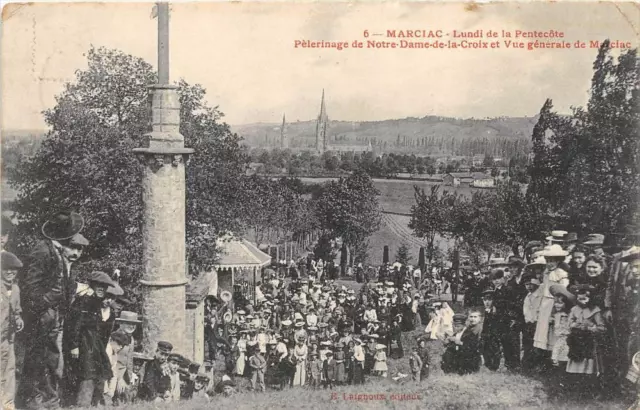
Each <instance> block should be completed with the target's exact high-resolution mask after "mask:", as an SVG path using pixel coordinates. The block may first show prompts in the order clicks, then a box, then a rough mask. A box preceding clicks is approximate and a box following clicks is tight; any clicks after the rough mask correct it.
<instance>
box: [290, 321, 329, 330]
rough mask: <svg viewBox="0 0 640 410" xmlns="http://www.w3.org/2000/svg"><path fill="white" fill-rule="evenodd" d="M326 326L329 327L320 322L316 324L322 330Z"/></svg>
mask: <svg viewBox="0 0 640 410" xmlns="http://www.w3.org/2000/svg"><path fill="white" fill-rule="evenodd" d="M282 323H283V324H284V322H282ZM327 326H329V325H328V324H326V323H324V322H320V323H318V327H319V328H320V329H324V328H325V327H327Z"/></svg>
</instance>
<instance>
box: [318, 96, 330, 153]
mask: <svg viewBox="0 0 640 410" xmlns="http://www.w3.org/2000/svg"><path fill="white" fill-rule="evenodd" d="M328 124H329V117H328V116H327V108H326V106H325V103H324V88H323V89H322V101H321V102H320V114H319V115H318V122H317V124H316V151H318V152H320V153H323V152H324V151H325V150H326V149H327V128H328Z"/></svg>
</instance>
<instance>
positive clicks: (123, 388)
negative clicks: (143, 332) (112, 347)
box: [115, 310, 142, 403]
mask: <svg viewBox="0 0 640 410" xmlns="http://www.w3.org/2000/svg"><path fill="white" fill-rule="evenodd" d="M116 323H118V324H119V325H120V327H119V328H118V332H121V333H124V334H127V335H129V337H130V343H129V344H128V345H127V346H124V347H123V348H122V350H120V352H118V367H117V372H118V375H122V377H121V378H118V380H117V384H116V393H115V398H116V399H117V400H118V401H119V402H122V403H130V402H131V401H132V399H133V395H132V388H131V383H130V381H131V380H132V379H134V378H135V377H134V372H133V354H134V349H135V340H134V339H133V333H134V332H135V330H136V328H137V326H138V325H139V324H141V323H142V321H141V320H139V319H138V314H137V313H135V312H130V311H127V310H123V311H122V312H120V317H118V318H117V319H116Z"/></svg>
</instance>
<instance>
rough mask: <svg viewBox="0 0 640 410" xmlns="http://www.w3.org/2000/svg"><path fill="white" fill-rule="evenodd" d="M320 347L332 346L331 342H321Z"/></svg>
mask: <svg viewBox="0 0 640 410" xmlns="http://www.w3.org/2000/svg"><path fill="white" fill-rule="evenodd" d="M320 346H331V342H330V341H328V340H323V341H322V342H320Z"/></svg>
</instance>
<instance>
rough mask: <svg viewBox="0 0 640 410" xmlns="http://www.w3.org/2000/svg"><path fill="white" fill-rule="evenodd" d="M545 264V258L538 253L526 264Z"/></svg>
mask: <svg viewBox="0 0 640 410" xmlns="http://www.w3.org/2000/svg"><path fill="white" fill-rule="evenodd" d="M546 264H547V260H546V259H545V258H544V256H542V255H538V256H536V257H535V258H533V259H532V260H531V262H530V263H528V264H527V266H536V265H539V266H544V265H546Z"/></svg>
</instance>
